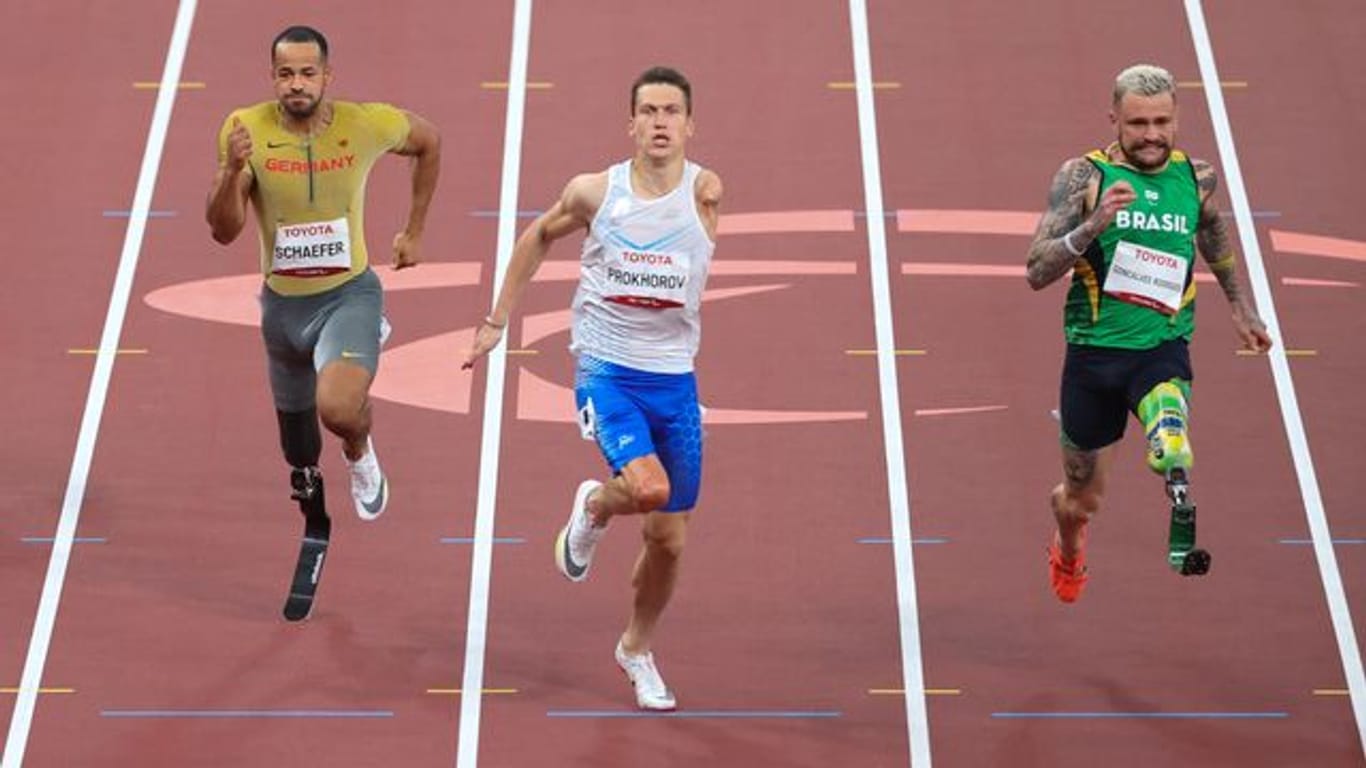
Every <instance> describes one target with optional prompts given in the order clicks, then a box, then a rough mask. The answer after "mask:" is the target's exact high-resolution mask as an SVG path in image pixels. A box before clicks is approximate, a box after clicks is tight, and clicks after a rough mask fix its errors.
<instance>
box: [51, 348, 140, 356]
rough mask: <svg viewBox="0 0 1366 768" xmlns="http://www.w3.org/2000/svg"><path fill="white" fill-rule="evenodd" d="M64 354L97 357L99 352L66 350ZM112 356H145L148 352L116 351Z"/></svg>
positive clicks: (134, 350) (92, 350)
mask: <svg viewBox="0 0 1366 768" xmlns="http://www.w3.org/2000/svg"><path fill="white" fill-rule="evenodd" d="M66 353H67V354H68V355H98V354H99V353H100V351H99V350H98V349H68V350H67V351H66ZM114 354H116V355H145V354H148V351H147V350H145V349H116V350H114Z"/></svg>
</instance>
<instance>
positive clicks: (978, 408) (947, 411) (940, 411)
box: [911, 405, 1010, 416]
mask: <svg viewBox="0 0 1366 768" xmlns="http://www.w3.org/2000/svg"><path fill="white" fill-rule="evenodd" d="M1009 408H1010V406H1008V405H973V406H969V407H966V408H916V409H915V410H914V411H911V415H912V416H965V415H968V414H973V413H996V412H997V411H1004V410H1007V409H1009Z"/></svg>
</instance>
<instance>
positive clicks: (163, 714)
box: [100, 709, 394, 719]
mask: <svg viewBox="0 0 1366 768" xmlns="http://www.w3.org/2000/svg"><path fill="white" fill-rule="evenodd" d="M393 716H394V713H393V711H392V710H388V709H102V710H100V717H120V718H196V719H214V718H228V719H242V718H258V717H259V718H348V719H353V718H371V717H393Z"/></svg>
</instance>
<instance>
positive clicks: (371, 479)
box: [351, 452, 379, 499]
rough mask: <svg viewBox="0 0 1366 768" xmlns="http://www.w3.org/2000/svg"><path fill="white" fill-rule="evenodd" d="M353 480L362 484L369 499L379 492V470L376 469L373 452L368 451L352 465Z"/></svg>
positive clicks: (362, 488)
mask: <svg viewBox="0 0 1366 768" xmlns="http://www.w3.org/2000/svg"><path fill="white" fill-rule="evenodd" d="M351 481H352V482H353V483H355V484H356V485H359V486H360V488H361V492H362V493H363V494H364V495H365V498H367V499H369V498H372V497H374V495H375V494H376V493H378V492H379V472H378V471H376V465H375V460H374V454H373V453H369V452H367V453H366V454H365V455H364V456H362V457H361V458H360V459H358V460H357V461H356V462H355V463H354V464H352V465H351Z"/></svg>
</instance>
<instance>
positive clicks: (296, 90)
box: [271, 43, 332, 120]
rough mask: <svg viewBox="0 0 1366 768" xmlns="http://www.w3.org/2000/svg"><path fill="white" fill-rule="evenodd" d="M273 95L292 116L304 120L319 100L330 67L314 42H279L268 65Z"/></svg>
mask: <svg viewBox="0 0 1366 768" xmlns="http://www.w3.org/2000/svg"><path fill="white" fill-rule="evenodd" d="M271 72H272V76H273V77H274V79H275V97H276V98H277V99H279V100H280V106H281V107H282V108H283V109H284V110H285V111H286V112H288V113H289V114H290V116H291V117H295V118H298V119H300V120H307V119H308V118H309V117H312V116H313V112H314V111H315V110H316V109H317V108H318V104H320V103H321V102H322V98H323V94H324V93H326V92H327V85H328V83H330V82H332V70H331V69H330V68H329V67H328V66H327V62H326V61H324V60H323V55H322V50H320V49H319V48H318V44H317V43H280V44H279V45H277V46H275V61H274V65H273V66H272V68H271Z"/></svg>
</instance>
